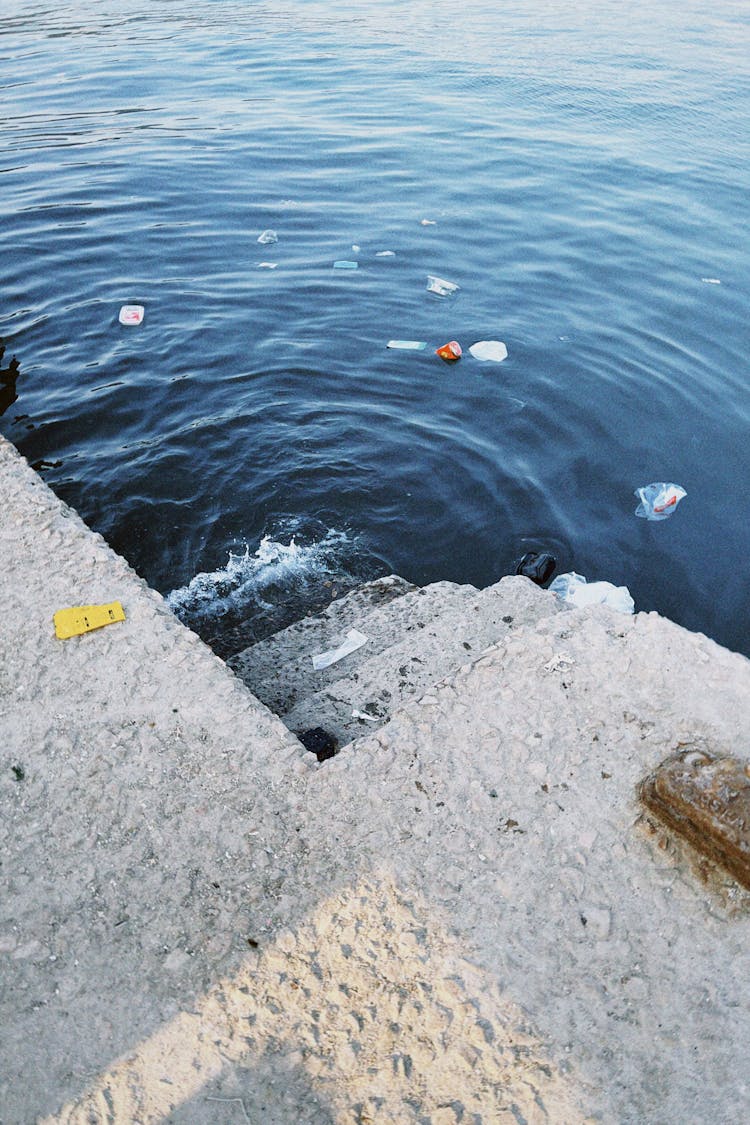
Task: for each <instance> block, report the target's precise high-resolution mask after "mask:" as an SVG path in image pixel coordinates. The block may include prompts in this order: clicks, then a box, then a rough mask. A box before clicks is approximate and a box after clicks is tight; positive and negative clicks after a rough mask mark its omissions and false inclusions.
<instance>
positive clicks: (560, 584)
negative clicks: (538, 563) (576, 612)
mask: <svg viewBox="0 0 750 1125" xmlns="http://www.w3.org/2000/svg"><path fill="white" fill-rule="evenodd" d="M547 589H548V590H551V591H552V593H553V594H557V596H558V597H559V598H562V599H563V601H565V602H567V603H568V604H569V605H573V606H575V607H576V608H577V609H584V608H585V607H586V606H589V605H606V606H609V608H610V609H616V610H617V611H618V612H619V613H633V611H634V609H635V602H634V601H633V599H632V598H631V596H630V591H629V590H628V588H627V586H613V585H612V583H611V582H587V581H586V579H585V578H584V577H583V575H582V574H576V573H575V571H570V573H569V574H558V576H557V578H555V580H554V582H550V584H549V586H548V587H547Z"/></svg>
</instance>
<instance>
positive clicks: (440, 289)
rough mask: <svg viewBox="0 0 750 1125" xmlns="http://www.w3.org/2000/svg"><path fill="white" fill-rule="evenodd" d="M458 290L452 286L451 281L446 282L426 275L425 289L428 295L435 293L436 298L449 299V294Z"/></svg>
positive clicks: (429, 274) (456, 286) (443, 279)
mask: <svg viewBox="0 0 750 1125" xmlns="http://www.w3.org/2000/svg"><path fill="white" fill-rule="evenodd" d="M458 288H459V286H458V285H454V284H453V282H452V281H446V280H445V278H442V277H435V276H434V275H433V274H431V273H428V274H427V289H428V291H429V292H430V293H437V295H438V297H449V296H450V295H451V293H455V292H456V290H457V289H458Z"/></svg>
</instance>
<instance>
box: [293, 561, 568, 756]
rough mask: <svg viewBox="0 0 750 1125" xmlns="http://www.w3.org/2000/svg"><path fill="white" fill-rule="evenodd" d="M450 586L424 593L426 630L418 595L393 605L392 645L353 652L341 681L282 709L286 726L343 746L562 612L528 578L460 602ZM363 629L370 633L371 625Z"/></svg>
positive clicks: (341, 669) (467, 593)
mask: <svg viewBox="0 0 750 1125" xmlns="http://www.w3.org/2000/svg"><path fill="white" fill-rule="evenodd" d="M448 585H449V584H447V583H436V584H435V585H434V586H427V587H425V588H424V590H423V591H421V592H420V593H421V595H422V596H424V597H426V596H429V597H430V599H431V604H432V607H433V612H432V614H431V617H430V619H429V620H427V621H424V622H422V623H420V624H421V627H415V621H414V620H413V619H410V617H409V616H408V614H409V612H410V608H411V607H410V603H409V598H410V599H411V604H412V605H413V604H414V603H415V602H417V601H418V600H419V596H420V595H419V594H418V595H409V598H402V599H399V600H398V601H397V602H394V603H393V605H392V607H390V608H391V620H390V622H389V627H390V630H391V637H392V638H393V643H392V644H390V645H388V646H381V647H380V648H379V649H378V650H377V651H375V652H372V651H368V646H364V647H363V648H362V649H360V650H359V652H358V653H356V654H354V655H355V656H357V657H359V659H358V660H357V661H356V664H353V665H350V666H346V665H344V663H343V662H342V664H341V665H334V667H333V668H332V669H329V673H333V674H334V675H335V674H336V670H337V669H338V675H337V678H335V679H333V677H332V678H331V680H330V681H329V683H328V684H327V685H326V686H325V687H323V688H321V689H319V690H318V691H316V692H315V693H314V694H311V695H308V696H304V697H303V696H300V697H299V698H298V700H297V702H296V703H295V705H294V706H293V707H292V708H290V710H289V711H287V712H282V718H283V720H284V722H285V723H286V725H287V726H288V727H289V729H290V730H292V731H294V732H295V733H296V734H300V733H302V732H303V731H305V730H309V729H310V728H314V727H321V728H323V729H324V730H325V731H326V732H328V733H329V734H330V735H332V736H333V737H334V738H335V739H336V740H337V742H338V744H339V747H341V746H343V745H345V744H346V743H348V742H350V741H352V739H354V738H358V737H359V736H361V735H363V734H365V733H368V732H372V731H373V730H376V729H377V728H378V727H379V726H382V725H383V724H384V723H385V722H387V721H388V719H389V718H390V717H391V716H392V715H393V713H394V712H395V711H396V710H397V709H398V708H399V707H400V706H401V705H402V703H404V702H405V701H407V700H409V699H415V698H419V696H420V695H422V694H423V693H424V692H425V691H426V690H427V689H429V688H431V687H432V686H433V685H434V684H435V683H437V682H438V681H439V680H442V679H443V678H444V677H445V676H447V675H449V674H450V673H451V672H453V671H455V670H456V669H458V668H460V667H461V666H462V665H464V664H468V663H471V662H472V661H473V660H475V659H477V657H479V656H480V655H481V653H482V652H483V651H484V650H485V649H486V648H488V647H489V646H490V645H492V644H494V643H495V642H496V641H498V640H501V639H502V638H503V637H505V636H507V635H508V634H509V633H510V632H511V631H513V630H515V629H518V628H520V627H523V626H528V625H533V624H534V623H535V622H537V621H539V620H540V619H542V618H544V617H547V616H549V615H551V614H556V613H558V612H560V611H561V609H562V603H561V602H560V601H559V599H558V598H556V597H555V595H554V594H550V593H548V592H547V591H545V590H541V589H540V588H539V587H538V586H535V585H534V584H533V583H532V582H531V581H529V579H527V578H523V577H515V576H514V577H508V578H503V579H502V580H501V581H500V582H498V583H497V584H496V585H494V586H490V587H488V588H487V589H485V590H475V589H474V588H473V587H459V589H461V590H463V591H464V595H463V597H457V596H456V594H455V592H453V591H449V590H445V589H444V587H445V586H448ZM363 632H365V633H367V632H368V620H365V622H364V623H363ZM344 673H345V674H344ZM353 712H358V714H353ZM363 716H367V717H366V718H365V717H363Z"/></svg>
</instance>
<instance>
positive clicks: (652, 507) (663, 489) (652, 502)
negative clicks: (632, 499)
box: [633, 481, 687, 520]
mask: <svg viewBox="0 0 750 1125" xmlns="http://www.w3.org/2000/svg"><path fill="white" fill-rule="evenodd" d="M633 495H634V496H637V497H638V499H639V500H640V504H639V505H638V507H637V508H636V510H635V514H636V515H637V516H641V517H642V518H643V519H644V520H666V519H669V517H670V516H671V515H672V513H673V512H674V510H675V508H676V507H677V505H678V504H679V502H680V500H682V498H683V496H687V492H686V491H685V489H684V488H681V487H680V485H679V484H665V483H664V482H663V481H659V482H657V483H655V484H644V485H643V487H642V488H636V490H635V492H634V493H633Z"/></svg>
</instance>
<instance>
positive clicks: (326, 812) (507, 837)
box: [0, 439, 750, 1125]
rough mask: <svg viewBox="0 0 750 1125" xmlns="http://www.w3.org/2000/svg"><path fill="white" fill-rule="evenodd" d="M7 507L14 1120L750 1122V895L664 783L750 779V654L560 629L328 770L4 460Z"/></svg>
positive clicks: (610, 627)
mask: <svg viewBox="0 0 750 1125" xmlns="http://www.w3.org/2000/svg"><path fill="white" fill-rule="evenodd" d="M0 489H1V490H2V495H3V499H4V503H3V515H2V520H1V522H0V583H2V605H3V627H2V630H0V792H1V793H2V800H3V809H4V816H3V820H2V824H1V826H0V833H1V842H2V852H1V854H2V875H3V885H4V894H3V896H2V899H1V900H0V967H1V971H2V985H3V990H2V998H1V999H0V1019H2V1025H3V1027H5V1028H6V1029H7V1028H11V1027H12V1028H13V1034H12V1036H11V1035H5V1036H4V1037H3V1044H2V1047H1V1048H0V1058H1V1061H0V1105H2V1114H1V1116H2V1121H3V1123H4V1125H12V1123H13V1125H15V1123H21V1122H23V1123H27V1122H29V1121H34V1120H42V1121H50V1122H51V1121H55V1122H63V1121H64V1122H76V1123H78V1122H81V1123H83V1122H86V1123H89V1122H116V1123H118V1125H119V1123H120V1122H122V1123H129V1122H156V1121H165V1120H168V1121H169V1122H174V1123H188V1122H195V1123H198V1122H206V1121H211V1122H212V1123H213V1122H218V1123H230V1122H243V1121H247V1120H250V1121H253V1122H255V1121H263V1122H264V1125H265V1123H266V1122H271V1123H276V1122H278V1123H282V1125H292V1123H294V1125H298V1123H299V1122H305V1123H306V1125H307V1123H313V1122H377V1123H379V1122H412V1121H413V1122H431V1123H434V1125H447V1123H449V1122H460V1121H463V1122H465V1121H472V1122H477V1121H482V1122H506V1121H507V1122H509V1123H517V1122H519V1121H527V1122H542V1121H551V1122H561V1123H562V1122H564V1123H566V1125H568V1123H572V1122H583V1121H600V1122H612V1123H617V1125H622V1123H633V1125H636V1123H638V1125H640V1123H642V1122H646V1121H647V1122H665V1123H672V1122H674V1123H675V1125H677V1123H680V1125H682V1123H684V1122H686V1121H690V1122H691V1125H692V1123H701V1122H705V1123H706V1125H708V1123H709V1122H710V1123H712V1125H714V1123H715V1122H718V1121H721V1122H722V1125H744V1122H745V1121H746V1120H747V1117H748V1112H749V1109H750V1062H749V1061H748V1052H747V1047H746V1045H747V1042H748V1038H749V1033H750V1015H749V1014H748V1013H750V983H749V982H750V952H748V951H750V895H749V894H748V893H747V892H745V891H743V890H742V889H741V888H739V887H738V886H737V884H735V883H734V882H733V881H732V880H731V878H729V876H727V875H726V874H725V873H723V872H722V871H721V870H720V869H718V868H715V867H713V866H712V865H711V864H710V863H708V862H706V861H702V860H700V859H699V857H698V856H697V854H696V853H694V852H693V851H692V849H691V848H690V847H689V846H688V845H686V844H683V843H681V842H680V841H679V840H677V839H676V838H674V837H672V836H670V834H669V833H667V832H666V831H664V830H663V829H661V828H660V827H658V826H656V825H652V824H651V823H650V822H649V820H648V818H646V817H645V816H644V815H643V814H642V810H641V808H640V807H639V806H638V804H637V800H636V797H635V786H636V783H637V781H638V780H639V778H640V777H641V776H642V775H643V773H645V772H646V771H647V770H648V769H650V768H652V767H653V766H654V765H655V764H656V763H657V762H658V761H659V760H661V758H663V757H664V756H665V755H666V754H667V753H669V752H670V751H671V750H673V749H675V748H676V747H677V746H680V745H684V744H686V743H690V744H693V743H701V744H704V745H710V746H712V747H714V748H720V749H728V750H731V751H733V752H734V753H737V754H740V756H745V757H748V756H750V662H748V661H747V660H745V659H744V658H743V657H740V656H737V655H734V654H732V653H728V652H726V651H725V650H723V649H721V648H719V647H718V646H717V645H715V644H713V643H712V642H711V641H709V640H707V639H706V638H705V637H701V636H699V635H693V634H690V633H687V632H686V631H685V630H683V629H680V628H679V627H677V626H675V625H672V624H671V623H669V622H667V621H664V620H663V619H661V618H659V617H657V616H656V615H639V616H637V617H636V618H634V619H628V618H624V617H621V616H618V615H616V614H612V613H610V612H609V611H606V610H603V609H598V610H591V611H586V612H584V613H578V612H576V613H563V614H556V615H554V616H553V617H551V618H545V619H543V620H541V621H539V622H537V623H536V624H533V625H529V626H526V627H524V628H522V629H519V630H518V631H517V632H516V633H513V634H512V635H510V636H509V637H508V638H507V640H506V641H504V642H503V643H502V644H499V645H496V646H494V647H493V648H491V649H489V650H488V651H486V652H485V653H484V654H483V655H482V656H481V657H480V658H479V659H477V660H475V661H473V662H472V663H468V664H467V665H466V666H465V667H464V668H462V669H461V670H460V671H459V672H458V673H457V674H456V675H454V676H451V677H449V678H448V679H446V680H445V681H444V682H443V683H442V684H439V685H436V687H435V689H434V690H432V691H430V692H428V693H427V694H426V695H425V696H424V697H423V698H422V699H421V700H420V701H418V702H414V703H411V704H409V705H407V706H406V707H404V708H403V710H402V711H401V712H399V713H398V714H397V715H395V716H394V718H393V719H392V720H391V722H390V723H389V724H388V725H387V726H385V727H383V728H382V729H381V730H380V731H378V732H377V734H376V735H375V736H373V737H371V738H367V739H362V740H360V741H358V742H356V743H354V744H353V746H352V747H351V748H350V749H349V750H347V751H345V752H344V753H343V754H341V755H340V756H339V757H337V758H335V759H333V760H332V761H331V762H329V763H326V764H325V765H324V766H322V767H318V766H317V765H316V764H315V762H314V760H313V759H312V758H311V756H309V755H306V754H305V753H304V752H303V751H302V750H301V748H300V747H299V744H298V743H297V742H296V740H295V739H294V738H293V737H292V736H291V735H290V734H289V733H288V732H287V731H286V729H285V728H284V727H283V725H282V724H281V723H280V721H279V720H277V719H276V718H275V716H273V715H272V714H271V713H270V712H269V711H267V710H266V709H265V708H264V707H263V706H262V705H261V704H260V703H259V702H258V701H257V700H255V699H254V698H253V697H252V696H251V695H250V693H249V692H248V691H247V690H246V689H245V688H244V686H243V685H242V684H241V683H239V681H237V680H236V679H235V677H234V676H233V674H232V673H231V672H230V671H229V669H227V668H226V666H225V665H224V664H223V663H222V662H221V661H220V660H218V659H217V658H216V657H215V656H214V655H213V654H212V653H211V652H210V651H209V650H208V649H207V648H206V646H204V645H203V644H202V643H201V642H200V641H199V640H198V639H197V638H196V637H194V636H193V635H192V634H191V633H190V632H189V631H188V630H186V629H185V628H183V626H181V625H180V624H179V622H177V621H176V620H175V619H174V618H173V617H172V615H171V614H170V613H169V611H168V610H167V608H166V606H165V605H164V602H163V601H162V599H161V598H160V597H159V596H158V595H157V594H155V593H154V592H153V591H151V590H149V589H148V588H147V587H146V586H145V584H144V583H143V582H142V581H141V580H140V579H139V578H138V577H137V576H136V575H135V574H134V573H133V571H132V570H131V569H130V568H129V567H128V566H127V565H126V564H125V563H124V562H123V560H122V559H120V558H119V557H118V556H116V555H115V554H114V553H113V552H112V551H111V550H110V549H109V548H108V547H107V546H106V544H105V543H104V542H103V540H102V539H101V538H100V537H99V536H96V535H94V534H93V533H92V532H90V531H89V530H88V529H87V528H86V527H85V525H84V524H83V523H82V522H81V521H80V519H79V518H78V517H77V516H76V515H75V514H74V513H72V512H71V511H70V510H69V509H68V508H66V506H65V505H64V504H62V503H61V502H60V501H59V500H57V499H56V498H55V497H54V496H53V495H52V493H51V492H50V491H49V490H48V489H47V487H46V486H45V485H44V484H43V482H41V481H40V480H39V478H38V477H37V476H36V475H35V474H34V473H33V472H32V471H31V470H30V469H29V468H28V466H27V465H26V463H25V462H24V461H23V460H22V459H21V458H20V457H19V456H18V454H17V453H16V452H15V450H13V448H12V447H11V446H9V445H8V443H7V442H4V441H2V440H1V439H0ZM114 598H118V599H119V600H121V601H122V602H123V605H124V607H125V610H126V613H127V621H126V622H125V623H124V624H118V625H112V626H109V627H107V628H105V629H103V630H101V631H99V632H97V633H92V634H89V635H88V636H85V637H82V638H79V639H74V640H71V641H65V642H60V641H57V640H56V639H55V637H54V633H53V629H52V614H53V612H54V611H55V610H56V609H58V608H61V607H63V606H66V605H73V604H81V603H88V602H98V601H109V600H112V599H114ZM13 767H16V771H14V769H13ZM17 771H20V772H21V775H22V776H21V777H19V776H18V773H17Z"/></svg>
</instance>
